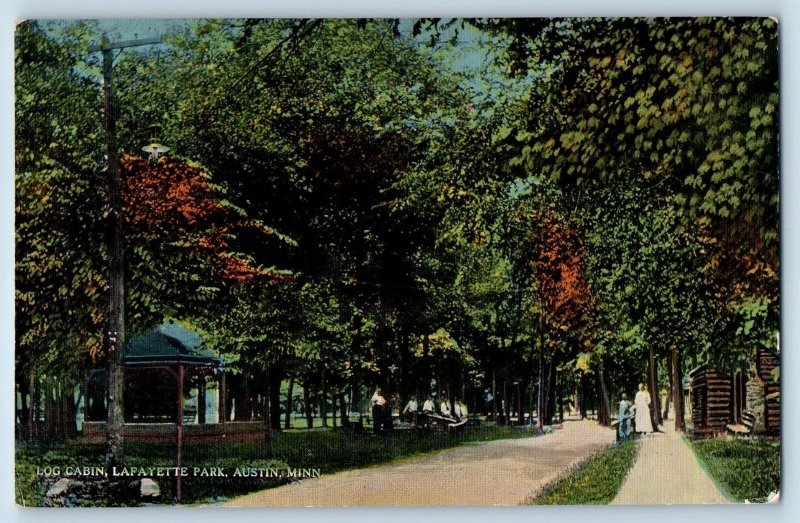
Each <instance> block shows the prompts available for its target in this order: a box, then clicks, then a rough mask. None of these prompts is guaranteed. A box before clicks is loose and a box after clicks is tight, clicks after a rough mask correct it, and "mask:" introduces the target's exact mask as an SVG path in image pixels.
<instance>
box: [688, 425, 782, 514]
mask: <svg viewBox="0 0 800 523" xmlns="http://www.w3.org/2000/svg"><path fill="white" fill-rule="evenodd" d="M691 445H692V449H693V450H694V452H695V455H696V456H697V457H698V459H699V460H700V462H701V464H702V465H703V466H704V467H705V469H706V470H707V471H708V472H709V474H710V475H711V477H713V478H714V480H715V481H716V482H717V483H718V484H719V485H721V486H722V488H724V489H725V490H726V491H727V492H728V493H729V494H730V495H731V496H732V497H733V498H734V499H736V500H738V501H742V502H743V501H744V500H745V499H747V500H750V501H751V502H752V501H756V502H763V501H765V500H766V497H767V496H768V495H769V493H770V492H772V491H775V492H777V491H778V490H779V489H780V483H781V456H780V454H781V447H780V443H779V442H777V441H769V440H761V439H738V440H722V439H707V440H697V441H692V442H691Z"/></svg>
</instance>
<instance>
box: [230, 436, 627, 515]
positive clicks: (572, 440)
mask: <svg viewBox="0 0 800 523" xmlns="http://www.w3.org/2000/svg"><path fill="white" fill-rule="evenodd" d="M613 442H614V431H612V430H610V429H608V428H604V427H601V426H599V425H598V424H597V423H596V422H593V421H567V422H565V423H564V424H563V428H562V429H559V430H556V431H554V432H553V433H551V434H548V435H545V436H539V437H532V438H523V439H508V440H499V441H490V442H486V443H472V444H468V445H464V446H461V447H457V448H454V449H450V450H445V451H442V452H437V453H434V454H428V455H425V456H421V457H418V458H411V459H408V460H404V461H401V462H399V463H390V464H387V465H380V466H376V467H369V468H364V469H356V470H349V471H345V472H340V473H337V474H332V475H330V476H323V477H321V478H313V479H306V480H302V481H299V482H296V483H292V484H289V485H285V486H282V487H278V488H273V489H268V490H262V491H260V492H255V493H252V494H248V495H246V496H243V497H240V498H237V499H234V500H232V501H230V502H229V503H227V505H228V506H239V507H255V506H258V507H263V506H274V507H309V506H316V507H319V506H354V505H355V506H365V505H371V506H376V505H377V506H386V505H518V504H520V503H523V502H525V500H527V499H528V498H530V497H531V496H533V495H535V494H536V493H537V492H538V491H539V490H541V489H542V488H543V487H544V486H545V485H547V484H548V483H550V482H551V481H553V480H554V479H556V478H557V477H559V476H560V475H561V474H563V473H564V472H566V471H567V470H568V469H569V468H570V467H572V466H574V465H576V464H578V463H580V462H582V461H584V460H585V459H587V458H588V457H589V456H591V455H592V454H595V453H597V452H599V451H601V450H603V449H604V448H606V447H607V446H608V445H610V444H612V443H613Z"/></svg>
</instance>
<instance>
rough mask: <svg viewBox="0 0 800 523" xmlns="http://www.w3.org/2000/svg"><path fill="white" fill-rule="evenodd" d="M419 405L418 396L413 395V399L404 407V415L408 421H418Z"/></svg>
mask: <svg viewBox="0 0 800 523" xmlns="http://www.w3.org/2000/svg"><path fill="white" fill-rule="evenodd" d="M418 407H419V405H417V397H416V396H411V399H410V400H408V403H406V406H405V408H404V409H403V417H404V418H405V420H406V421H408V422H410V423H414V422H415V421H416V420H415V418H416V416H417V408H418Z"/></svg>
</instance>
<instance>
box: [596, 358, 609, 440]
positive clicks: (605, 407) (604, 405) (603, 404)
mask: <svg viewBox="0 0 800 523" xmlns="http://www.w3.org/2000/svg"><path fill="white" fill-rule="evenodd" d="M597 378H598V379H597V381H598V385H599V387H600V405H599V409H598V413H597V421H598V422H599V423H600V424H601V425H603V426H606V427H607V426H608V425H609V423H611V403H610V401H609V398H608V388H607V387H606V378H605V375H604V373H603V367H602V364H601V366H600V368H599V369H598V370H597Z"/></svg>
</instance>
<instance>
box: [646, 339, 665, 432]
mask: <svg viewBox="0 0 800 523" xmlns="http://www.w3.org/2000/svg"><path fill="white" fill-rule="evenodd" d="M649 351H650V352H649V357H648V361H647V382H648V383H647V387H648V388H649V389H650V421H651V422H652V423H653V430H654V431H658V430H659V429H658V427H659V426H661V425H662V424H663V421H662V419H661V409H660V408H659V404H660V403H661V400H660V399H659V395H660V394H659V390H658V363H656V353H655V349H653V346H652V345H650V349H649Z"/></svg>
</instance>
